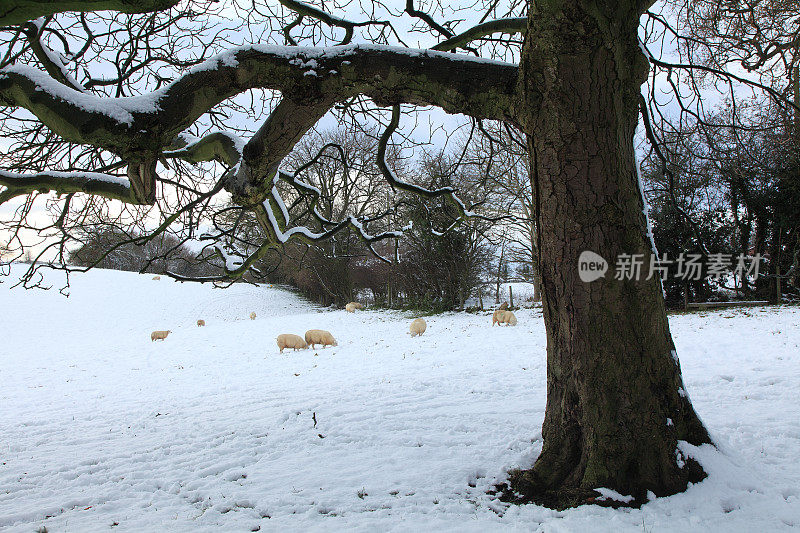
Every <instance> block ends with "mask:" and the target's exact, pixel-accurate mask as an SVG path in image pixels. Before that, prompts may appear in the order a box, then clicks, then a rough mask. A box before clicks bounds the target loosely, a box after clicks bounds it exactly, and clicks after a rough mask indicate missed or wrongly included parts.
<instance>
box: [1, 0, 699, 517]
mask: <svg viewBox="0 0 800 533" xmlns="http://www.w3.org/2000/svg"><path fill="white" fill-rule="evenodd" d="M170 4H173V2H159V1H148V0H130V1H128V2H120V3H117V2H113V1H108V2H100V1H93V0H74V1H72V2H67V3H63V4H61V3H53V2H48V1H44V0H41V1H37V0H25V1H24V2H23V1H22V0H18V1H17V2H16V3H13V4H12V5H11V6H10V8H9V9H5V8H4V9H3V10H2V11H0V24H3V25H6V26H5V27H3V28H2V46H3V49H2V50H0V61H2V63H0V103H2V105H3V106H4V108H3V123H2V128H3V133H4V134H6V135H7V137H8V138H9V139H10V140H9V141H7V142H10V143H11V145H12V146H11V149H10V150H9V151H8V153H7V154H6V155H4V156H3V159H2V161H1V162H2V165H3V166H4V167H5V168H3V169H2V170H0V185H2V186H3V187H4V189H3V191H2V192H0V202H9V201H17V202H18V205H19V208H18V210H17V211H16V214H15V218H13V219H12V220H11V224H12V225H14V224H16V226H14V227H16V228H19V227H22V226H23V225H24V224H25V221H26V220H27V217H28V215H29V214H30V213H31V207H30V206H31V205H32V202H33V201H35V200H36V198H38V197H42V196H45V199H44V201H46V202H49V203H48V206H49V208H50V209H51V210H52V211H53V222H52V224H50V225H48V226H47V227H46V228H42V227H41V226H38V229H39V230H42V231H43V230H44V229H50V230H52V231H53V232H55V233H54V234H51V236H52V235H55V236H56V237H58V239H57V242H58V243H59V244H60V246H61V248H63V247H64V243H65V242H67V241H68V240H69V237H70V232H71V231H73V230H74V228H75V227H76V226H77V225H79V222H80V220H82V218H81V217H82V216H84V215H85V213H86V210H98V209H101V208H99V207H98V205H102V206H105V207H103V208H102V209H105V210H109V209H110V210H112V211H114V213H115V214H118V212H119V211H120V210H122V211H124V212H126V213H127V214H128V215H129V216H130V217H132V218H134V219H137V220H145V219H146V220H151V221H153V220H155V221H156V222H157V224H156V226H157V227H155V228H153V227H152V224H151V232H150V237H142V238H143V239H147V238H151V237H152V235H154V234H156V233H158V232H159V231H163V230H164V229H166V228H168V227H174V225H175V224H178V223H182V224H183V227H184V228H185V229H186V232H185V235H186V238H187V239H188V238H194V237H196V236H197V235H196V232H197V228H198V227H199V226H201V225H203V227H204V228H205V229H204V230H203V231H202V234H201V235H200V236H199V237H200V238H201V239H204V240H205V241H207V242H209V243H210V244H211V245H212V246H216V247H217V249H218V251H219V254H220V255H223V256H224V257H225V258H226V260H227V263H226V275H227V276H228V277H232V278H235V277H239V276H241V275H243V274H244V273H245V272H246V271H247V270H248V269H250V267H251V266H252V265H253V264H254V263H255V262H256V261H258V260H259V259H260V258H262V257H264V255H265V254H266V253H267V252H268V251H269V250H271V249H274V248H275V247H277V246H280V245H281V243H284V242H286V241H288V240H289V239H295V238H301V239H306V240H311V241H313V240H320V239H324V238H327V237H329V236H331V235H333V234H335V233H337V232H339V231H341V230H343V229H344V228H346V227H348V226H349V227H351V228H352V229H353V230H354V231H356V232H358V233H359V234H360V235H361V236H362V238H363V239H364V240H366V241H367V242H368V243H371V242H374V241H376V240H379V239H381V238H387V237H397V236H398V235H399V234H400V233H399V229H398V231H383V230H382V231H381V232H380V233H374V234H373V233H371V232H370V229H371V228H383V227H385V221H386V219H387V216H388V214H389V212H391V211H392V209H391V206H390V208H389V209H388V210H386V211H385V212H378V213H369V214H364V215H363V216H362V217H356V216H348V217H346V218H343V219H339V220H332V219H330V218H328V217H326V216H325V214H324V213H321V212H320V211H319V210H318V209H316V207H315V202H316V199H317V197H318V196H319V191H318V189H316V188H315V187H312V186H309V184H307V183H305V182H303V180H302V179H300V178H298V177H297V175H296V174H295V173H288V172H284V171H282V170H281V165H282V162H283V161H284V160H285V159H286V158H287V157H288V156H289V154H290V153H291V152H292V150H293V149H294V147H295V146H296V144H297V143H298V142H299V141H300V139H301V138H302V137H303V136H304V135H305V134H306V133H307V132H308V131H309V130H310V129H311V128H313V127H315V125H316V124H317V123H318V122H319V121H320V120H321V119H323V117H326V116H327V117H330V116H335V117H336V118H337V120H339V121H340V122H341V125H340V127H341V128H343V129H345V130H346V129H347V128H356V129H357V128H358V127H359V126H358V124H359V121H358V120H357V118H358V117H362V118H363V119H364V120H372V121H373V122H377V123H380V124H383V131H382V134H381V135H380V138H379V139H378V145H377V150H376V164H377V166H378V168H379V169H380V170H381V172H382V174H383V176H384V178H385V179H386V180H387V181H388V182H389V184H390V185H391V186H392V187H393V188H394V189H395V190H398V191H399V192H403V193H414V194H419V195H422V196H427V197H445V198H447V199H449V200H450V201H451V202H452V205H453V206H454V208H455V209H456V210H457V212H459V213H460V215H461V216H471V215H473V214H474V213H473V212H472V211H471V209H470V207H471V206H466V205H464V203H463V202H462V201H461V200H460V199H459V198H458V197H457V196H456V195H455V193H454V191H453V190H452V189H451V188H449V187H442V188H439V189H435V190H431V189H425V188H422V187H419V186H415V185H411V184H409V183H406V182H405V181H403V180H401V179H400V178H398V177H397V174H396V173H395V172H394V169H393V168H391V166H390V165H387V163H386V153H387V150H388V149H389V147H391V143H392V138H393V136H395V135H394V134H395V133H396V132H398V128H399V127H400V122H401V117H402V115H403V110H406V111H408V110H410V109H411V108H412V106H415V107H423V106H433V107H436V108H439V109H441V110H444V111H445V112H447V113H451V114H461V115H465V116H468V117H471V118H472V119H474V120H476V121H486V120H492V121H501V122H505V123H508V124H510V125H512V126H513V127H515V128H517V129H518V130H520V131H522V132H523V133H524V134H525V135H526V138H527V141H526V142H527V149H528V152H529V154H528V156H529V160H530V180H531V189H532V194H533V200H534V204H535V219H536V222H537V225H538V228H539V231H538V232H537V239H538V242H537V244H536V249H537V251H538V254H539V258H538V264H539V266H540V269H541V272H540V275H541V284H542V291H543V300H544V319H545V325H546V328H547V342H548V345H547V376H548V377H547V380H548V383H547V391H548V392H547V409H546V414H545V420H544V426H543V436H544V447H543V450H542V452H541V454H540V456H539V458H538V459H537V461H536V463H535V464H534V465H533V467H532V468H531V469H528V470H524V471H517V472H514V473H513V474H512V475H511V477H510V484H511V487H512V488H513V489H514V491H516V493H517V494H522V495H523V499H525V500H533V501H538V502H543V503H546V504H549V505H553V506H556V507H562V506H568V505H574V504H580V503H583V502H586V501H589V500H591V499H592V498H593V496H596V495H597V493H596V492H595V491H594V490H593V489H595V488H598V487H607V488H611V489H614V490H617V491H618V492H620V493H623V494H630V495H633V496H635V498H636V500H635V501H636V502H642V501H643V500H644V499H645V498H646V493H647V491H652V492H653V493H655V494H656V495H666V494H672V493H675V492H678V491H681V490H684V489H685V488H686V486H687V482H689V481H690V480H696V479H700V478H701V477H702V476H703V473H702V470H701V468H700V467H699V465H697V464H696V463H695V462H693V461H691V460H687V459H685V458H683V457H682V456H681V452H680V451H679V443H680V442H681V441H686V442H689V443H691V444H694V445H700V444H703V443H708V442H709V436H708V433H707V432H706V430H705V428H704V427H703V425H702V423H701V422H700V420H699V419H698V417H697V415H696V414H695V412H694V410H693V408H692V405H691V403H690V401H689V398H688V396H687V394H686V392H685V389H684V386H683V384H682V380H681V372H680V366H679V363H678V358H677V354H676V352H675V346H674V344H673V341H672V338H671V336H670V332H669V327H668V324H667V318H666V314H665V309H664V301H663V296H662V291H661V287H660V283H659V281H658V280H657V279H655V278H654V279H651V280H646V279H643V278H642V279H620V280H617V279H614V276H612V275H607V276H606V277H605V278H601V279H599V280H597V281H594V282H592V283H584V282H583V281H581V280H580V278H579V272H578V257H579V255H580V254H581V252H583V251H585V250H591V251H594V252H597V253H599V254H602V255H603V256H604V257H606V258H607V259H609V260H610V261H612V263H613V261H614V259H615V258H616V257H617V256H620V255H621V254H645V255H647V254H649V252H650V251H651V239H650V237H649V236H648V228H647V221H646V215H645V213H644V205H643V200H642V194H641V189H640V185H639V181H638V177H637V168H636V160H635V154H634V142H633V139H634V133H635V130H636V127H637V122H638V116H639V112H638V110H639V109H640V101H641V99H642V96H641V92H640V90H641V89H640V87H641V85H642V83H643V82H644V81H645V80H646V78H647V76H648V72H650V66H649V64H648V57H647V56H646V55H645V54H644V53H643V49H642V47H641V43H640V41H639V37H638V35H637V33H638V31H639V28H640V18H641V17H642V15H643V14H645V12H646V10H647V9H648V8H649V7H650V6H651V5H652V4H653V1H652V0H614V1H611V0H529V1H528V2H527V3H519V2H496V1H492V2H486V3H485V5H484V4H483V3H481V2H478V3H476V4H474V5H471V6H470V7H468V8H465V9H462V10H458V9H456V10H455V12H454V13H453V11H452V10H450V9H445V8H444V7H443V6H442V5H439V4H435V3H434V4H432V5H428V6H427V9H423V8H422V7H421V6H415V5H414V3H413V0H407V2H406V5H405V9H404V10H402V12H398V10H394V9H392V8H388V7H386V6H384V5H383V4H382V3H380V2H375V3H374V4H372V6H371V7H368V6H367V7H363V4H358V5H361V6H362V7H363V11H361V12H359V13H356V12H357V11H358V7H357V4H356V3H353V4H347V5H345V6H344V7H342V9H341V12H340V13H339V12H337V13H330V12H328V11H326V10H324V9H323V8H322V7H317V6H315V5H311V4H306V3H303V2H299V1H298V0H280V5H278V4H272V3H269V2H267V3H263V2H257V3H254V4H252V5H249V4H248V5H246V6H244V5H241V6H237V5H236V4H235V3H231V4H226V5H224V6H222V7H223V11H222V12H220V15H224V16H226V17H230V16H231V15H232V14H236V15H237V16H241V17H242V19H241V20H242V22H241V24H240V25H239V26H236V27H227V28H226V27H225V23H222V29H219V28H220V22H219V20H222V19H219V20H217V19H214V18H213V17H209V16H208V15H207V14H205V11H206V10H208V9H211V8H212V7H211V5H210V4H208V5H206V4H203V3H191V2H188V3H186V4H180V5H178V6H177V7H172V8H169V7H168V6H169V5H170ZM320 4H322V3H320ZM97 9H123V10H124V11H125V12H127V13H129V12H148V11H152V13H149V14H144V15H119V14H116V13H111V14H108V13H107V12H94V10H97ZM244 9H246V11H245V10H244ZM67 10H74V11H82V12H84V13H78V14H76V13H61V14H56V13H57V12H59V11H67ZM447 13H453V14H452V17H451V18H450V20H443V19H444V18H446V14H447ZM384 15H386V18H381V17H383V16H384ZM390 15H396V16H397V18H398V20H399V22H393V21H392V20H390V19H389V16H390ZM37 16H43V18H38V19H35V20H34V17H37ZM344 16H351V17H353V18H343V17H344ZM650 16H651V19H650V20H651V21H652V20H653V18H652V17H653V15H652V14H651V15H650ZM465 19H466V20H465ZM655 20H658V18H657V17H656V18H655ZM467 23H471V25H470V26H469V28H468V29H463V28H464V25H465V24H467ZM456 28H458V31H457V30H456ZM508 35H512V37H511V38H509V37H507V36H508ZM519 36H522V37H524V40H520V39H519ZM411 39H417V40H422V41H429V42H430V43H431V46H430V47H429V48H428V49H418V48H410V47H408V46H407V45H406V42H407V41H410V40H411ZM254 42H259V44H253V43H254ZM262 42H266V43H271V44H261V43H262ZM284 43H285V44H284ZM235 44H239V45H241V46H236V47H234V46H233V45H235ZM387 44H388V45H391V46H386V45H387ZM319 45H321V46H319ZM226 47H230V48H229V49H225V48H226ZM56 49H57V50H58V52H56V51H55V50H56ZM459 50H462V51H465V52H467V53H458V51H459ZM62 51H63V53H61V52H62ZM212 54H215V55H212ZM481 56H483V57H481ZM486 58H499V59H505V60H507V61H497V60H486ZM508 61H510V62H508ZM664 65H665V64H663V63H662V64H661V68H669V67H668V66H667V67H665V66H664ZM190 67H191V68H190ZM387 108H388V109H389V110H390V113H389V112H387V111H386V109H387ZM236 117H238V119H242V118H245V119H251V120H254V121H255V120H257V121H258V127H257V128H253V131H252V132H248V128H247V127H243V126H240V125H239V124H240V123H239V122H237V121H235V120H233V118H236ZM238 119H237V120H238ZM215 128H217V129H219V130H221V131H214V130H215ZM193 133H194V134H197V135H193ZM396 137H399V134H398V135H396ZM210 161H215V162H216V164H204V163H203V162H210ZM197 169H200V170H197ZM278 181H280V182H283V183H284V184H285V185H288V186H289V187H291V189H292V190H293V193H292V194H293V195H294V196H292V198H295V200H293V201H292V202H289V203H290V204H291V205H288V206H287V201H286V199H285V198H284V196H285V195H284V194H283V193H281V190H280V189H279V188H278V187H277V186H276V183H277V182H278ZM48 191H50V192H54V193H58V194H59V195H63V196H59V197H58V198H55V197H53V196H52V195H49V196H46V195H45V193H47V192H48ZM219 195H227V196H226V198H228V197H229V198H231V199H232V201H233V207H226V208H224V209H225V210H231V209H233V210H238V211H239V212H241V213H251V214H252V215H253V216H255V218H256V220H257V221H258V223H259V225H260V226H261V230H262V231H263V235H264V237H263V242H262V243H261V244H260V245H259V246H258V247H257V249H256V250H255V251H253V252H252V253H248V254H243V256H242V254H240V255H236V254H231V253H230V252H229V250H230V248H231V246H232V243H233V241H232V240H231V239H232V235H233V234H234V231H233V230H229V229H225V228H222V227H220V226H218V225H216V223H215V221H216V220H217V219H216V214H215V212H214V211H213V209H214V208H215V206H218V205H221V204H220V203H215V202H214V201H213V200H214V199H215V198H217V197H218V196H219ZM301 197H302V198H306V199H307V200H308V202H307V204H306V205H307V207H306V208H305V211H304V216H306V218H307V217H308V216H310V217H311V222H309V223H307V224H306V225H302V226H301V225H297V224H296V221H297V220H305V219H304V218H300V219H298V218H296V217H295V216H294V210H295V209H297V208H298V206H299V205H301V204H303V202H302V201H298V200H297V199H296V198H301ZM398 197H401V195H398ZM103 199H112V200H116V201H117V202H116V203H113V204H110V205H111V206H112V207H108V205H109V204H105V203H103V202H102V200H103ZM97 202H100V203H97ZM120 202H121V204H120ZM226 205H228V206H230V204H226ZM153 206H155V207H153ZM148 217H149V218H148ZM159 217H160V218H159ZM209 221H210V222H209ZM29 225H30V227H34V226H35V225H34V224H33V223H30V224H29ZM13 238H14V239H16V241H15V242H21V237H20V235H19V234H14V235H13ZM234 247H235V246H234ZM57 252H58V250H57ZM61 253H63V252H61ZM648 264H649V262H647V261H646V262H645V265H644V268H645V269H647V266H648Z"/></svg>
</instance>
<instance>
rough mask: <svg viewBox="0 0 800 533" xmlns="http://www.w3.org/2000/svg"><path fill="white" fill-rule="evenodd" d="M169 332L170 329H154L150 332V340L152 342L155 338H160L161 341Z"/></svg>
mask: <svg viewBox="0 0 800 533" xmlns="http://www.w3.org/2000/svg"><path fill="white" fill-rule="evenodd" d="M170 333H172V331H154V332H153V333H151V334H150V342H153V341H154V340H156V339H161V340H162V341H163V340H164V339H166V338H167V335H169V334H170Z"/></svg>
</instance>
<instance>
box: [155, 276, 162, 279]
mask: <svg viewBox="0 0 800 533" xmlns="http://www.w3.org/2000/svg"><path fill="white" fill-rule="evenodd" d="M153 279H155V280H159V279H161V276H153Z"/></svg>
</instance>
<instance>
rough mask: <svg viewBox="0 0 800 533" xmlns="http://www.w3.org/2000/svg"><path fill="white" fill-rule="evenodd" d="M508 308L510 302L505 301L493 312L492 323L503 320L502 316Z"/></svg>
mask: <svg viewBox="0 0 800 533" xmlns="http://www.w3.org/2000/svg"><path fill="white" fill-rule="evenodd" d="M506 309H508V302H503V303H502V304H501V305H500V307H498V308H497V309H495V311H494V313H492V325H493V326H494V325H495V324H499V323H501V322H502V320H501V318H502V316H503V313H504V312H505V311H506Z"/></svg>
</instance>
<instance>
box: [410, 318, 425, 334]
mask: <svg viewBox="0 0 800 533" xmlns="http://www.w3.org/2000/svg"><path fill="white" fill-rule="evenodd" d="M409 329H410V330H411V336H412V337H415V336H417V335H422V334H423V333H425V330H426V329H428V324H426V323H425V321H424V320H422V319H421V318H416V319H414V321H413V322H412V323H411V328H409Z"/></svg>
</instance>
